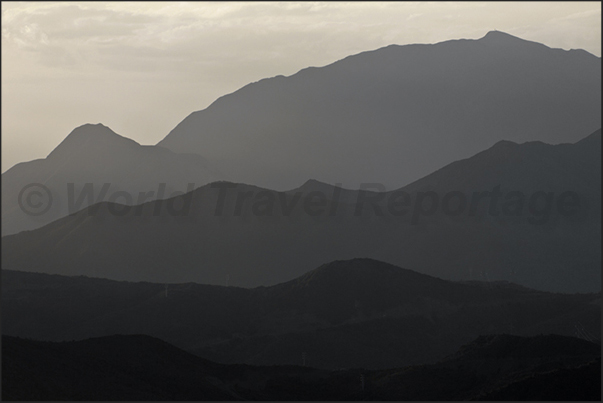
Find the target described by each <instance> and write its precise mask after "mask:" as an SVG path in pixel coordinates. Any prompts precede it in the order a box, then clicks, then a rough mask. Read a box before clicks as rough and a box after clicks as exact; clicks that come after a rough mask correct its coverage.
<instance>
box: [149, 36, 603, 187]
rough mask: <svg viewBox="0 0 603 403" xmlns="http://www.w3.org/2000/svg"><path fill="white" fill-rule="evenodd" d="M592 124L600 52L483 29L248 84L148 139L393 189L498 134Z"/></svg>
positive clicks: (558, 133)
mask: <svg viewBox="0 0 603 403" xmlns="http://www.w3.org/2000/svg"><path fill="white" fill-rule="evenodd" d="M599 127H601V58H599V57H596V56H594V55H592V54H590V53H588V52H586V51H583V50H570V51H565V50H561V49H551V48H549V47H547V46H545V45H543V44H540V43H536V42H531V41H527V40H523V39H521V38H517V37H514V36H512V35H509V34H506V33H504V32H500V31H491V32H488V33H487V34H486V35H485V36H484V37H483V38H481V39H477V40H466V39H460V40H450V41H445V42H441V43H436V44H412V45H404V46H398V45H391V46H387V47H384V48H380V49H377V50H373V51H368V52H363V53H360V54H357V55H352V56H349V57H346V58H345V59H342V60H339V61H337V62H335V63H332V64H329V65H327V66H324V67H309V68H306V69H303V70H301V71H299V72H298V73H296V74H294V75H292V76H289V77H284V76H277V77H272V78H266V79H263V80H260V81H258V82H254V83H251V84H249V85H247V86H245V87H243V88H241V89H239V90H238V91H235V92H234V93H232V94H228V95H225V96H223V97H221V98H219V99H217V100H216V101H215V102H214V103H213V104H211V105H210V106H209V107H208V108H206V109H204V110H201V111H197V112H193V113H191V114H190V115H189V116H188V117H186V118H185V119H184V120H183V121H182V122H181V123H179V124H178V125H177V126H176V127H175V128H174V129H173V130H172V131H171V132H170V133H169V134H168V135H167V136H166V137H165V138H164V139H163V140H162V141H160V142H159V143H158V145H160V146H163V147H166V148H168V149H170V150H172V151H175V152H196V153H199V154H201V155H204V156H206V157H207V159H208V161H209V162H210V163H211V164H212V166H214V167H216V169H219V170H220V171H221V172H223V173H224V174H225V178H227V179H228V180H231V181H234V182H242V183H251V184H254V185H257V186H260V187H265V188H269V189H276V190H287V189H290V188H293V187H295V186H297V185H298V184H300V183H303V182H304V181H305V180H307V179H308V178H314V179H316V180H319V181H321V182H326V183H332V184H336V183H341V184H342V185H344V186H345V187H349V188H358V186H359V184H361V183H371V182H379V183H383V184H385V185H386V187H387V188H388V190H392V189H396V188H399V187H402V186H405V185H407V184H409V183H410V182H412V181H415V180H418V179H420V178H421V177H423V176H425V175H428V174H430V173H431V172H433V171H435V170H436V169H439V168H441V167H442V166H444V165H447V164H449V163H451V162H454V161H457V160H460V159H464V158H467V157H470V156H471V155H473V154H475V153H478V152H480V151H482V150H485V149H487V148H489V147H491V146H492V145H493V144H495V143H496V142H498V141H501V140H509V141H513V142H518V143H523V142H526V141H543V142H546V143H551V144H558V143H573V142H576V141H577V140H579V139H580V138H581V137H582V136H584V134H585V133H591V132H593V131H594V130H596V129H598V128H599Z"/></svg>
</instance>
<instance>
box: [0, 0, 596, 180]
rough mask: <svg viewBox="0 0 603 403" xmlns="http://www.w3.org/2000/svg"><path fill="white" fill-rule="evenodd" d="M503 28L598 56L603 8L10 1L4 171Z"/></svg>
mask: <svg viewBox="0 0 603 403" xmlns="http://www.w3.org/2000/svg"><path fill="white" fill-rule="evenodd" d="M494 29H496V30H499V31H504V32H507V33H509V34H512V35H515V36H519V37H521V38H524V39H528V40H532V41H537V42H541V43H544V44H545V45H547V46H550V47H553V48H562V49H584V50H586V51H588V52H590V53H592V54H594V55H596V56H599V57H600V56H601V3H600V2H552V3H544V2H534V3H531V2H485V3H452V2H435V3H427V2H388V3H375V2H371V3H358V2H355V3H342V2H334V3H323V2H317V3H309V2H304V3H206V2H194V3H187V2H181V3H161V2H149V3H146V2H138V3H121V2H108V3H103V2H90V3H75V2H73V3H60V2H58V3H49V2H44V3H36V2H24V3H17V2H10V3H8V2H2V172H4V171H6V170H7V169H8V168H10V167H11V166H13V165H14V164H16V163H18V162H23V161H29V160H32V159H36V158H44V157H46V156H47V155H48V154H49V153H50V151H52V149H53V148H54V147H56V146H57V145H58V144H59V143H60V142H61V141H62V140H63V139H64V137H65V136H67V134H69V132H70V131H71V130H73V129H74V128H75V127H77V126H80V125H82V124H84V123H103V124H105V125H107V126H109V127H110V128H112V129H113V130H114V131H115V132H117V133H119V134H121V135H123V136H126V137H130V138H132V139H134V140H136V141H138V142H139V143H141V144H155V143H157V142H158V141H159V140H161V139H162V138H163V137H165V136H166V135H167V134H168V133H169V131H170V130H171V129H173V128H174V126H176V125H177V124H178V123H179V122H180V121H181V120H182V119H184V118H185V117H186V116H187V115H188V114H190V113H191V112H193V111H196V110H201V109H204V108H206V107H207V106H209V104H211V103H212V102H213V101H214V100H215V99H216V98H218V97H220V96H222V95H225V94H228V93H231V92H233V91H235V90H237V89H238V88H240V87H242V86H244V85H246V84H248V83H250V82H253V81H258V80H260V79H262V78H266V77H273V76H276V75H279V74H282V75H291V74H294V73H296V72H297V71H299V70H300V69H302V68H305V67H308V66H324V65H327V64H330V63H332V62H334V61H337V60H339V59H342V58H344V57H346V56H348V55H351V54H355V53H359V52H362V51H365V50H372V49H376V48H380V47H383V46H387V45H390V44H399V45H404V44H410V43H436V42H441V41H445V40H449V39H460V38H467V39H478V38H481V37H482V36H484V35H485V34H486V33H487V32H488V31H490V30H494Z"/></svg>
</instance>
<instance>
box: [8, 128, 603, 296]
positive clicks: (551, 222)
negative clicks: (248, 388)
mask: <svg viewBox="0 0 603 403" xmlns="http://www.w3.org/2000/svg"><path fill="white" fill-rule="evenodd" d="M600 149H601V132H600V129H599V130H597V131H596V132H594V133H592V134H591V135H589V136H587V137H586V138H584V139H582V140H580V141H578V142H577V143H575V144H559V145H548V144H544V143H541V142H528V143H524V144H516V143H512V142H508V141H507V142H499V143H497V144H495V145H494V146H493V147H491V148H490V149H488V150H486V151H483V152H481V153H478V154H477V155H475V156H473V157H471V158H468V159H466V160H462V161H457V162H455V163H452V164H449V165H448V166H446V167H444V168H442V169H440V170H438V171H436V172H434V173H433V174H432V175H429V176H427V177H425V178H423V179H421V180H419V181H416V182H413V183H411V184H410V185H408V186H407V187H404V188H402V189H399V190H397V191H394V192H373V193H363V192H361V191H352V190H344V189H340V188H337V187H333V186H330V185H327V184H324V183H320V182H317V181H310V182H307V183H306V184H305V185H304V186H302V187H301V188H299V190H297V189H293V190H290V191H288V192H276V191H272V190H268V189H263V188H258V187H255V186H250V185H244V184H234V183H228V182H216V183H212V184H209V185H205V186H202V187H200V188H197V189H195V190H194V191H192V192H189V193H187V194H186V195H181V196H176V197H175V198H172V199H167V200H165V201H151V202H147V203H144V204H141V205H138V206H136V208H130V209H129V210H128V211H124V207H123V206H120V205H117V204H114V203H109V202H102V203H97V204H95V205H93V206H91V207H88V208H87V209H84V210H81V211H79V212H77V213H74V214H71V215H69V216H67V217H64V218H62V219H59V220H56V221H54V222H52V223H51V224H48V225H46V226H44V227H42V228H39V229H37V230H34V231H29V232H22V233H19V234H16V235H11V236H6V237H4V238H3V239H2V242H3V246H4V253H3V254H2V267H3V268H4V269H10V270H21V271H33V272H43V273H56V274H63V275H87V276H93V277H103V278H109V279H115V280H128V281H152V282H162V283H170V282H198V283H204V284H222V285H236V286H243V287H255V286H259V285H265V286H267V285H273V284H277V283H280V282H284V281H288V280H291V279H293V278H295V277H298V276H300V275H302V274H303V273H306V272H307V271H309V270H311V269H312V268H314V267H317V266H319V265H321V264H323V263H325V262H329V261H333V260H341V259H351V258H355V257H368V258H374V259H378V260H382V261H385V262H388V263H391V264H395V265H399V266H402V267H407V268H410V269H412V270H415V271H418V272H421V273H425V274H429V275H432V276H437V277H440V278H445V279H451V280H472V279H473V280H505V281H512V282H516V283H518V284H522V285H525V286H528V287H531V288H535V289H540V290H547V291H555V292H595V291H599V290H600V278H601V277H600V276H601V270H600V268H601V247H600V240H601V211H600V206H601V173H600V171H601V157H600V154H599V150H600ZM497 186H498V187H499V191H500V192H501V194H502V195H501V196H500V201H499V202H498V205H497V206H496V208H495V211H494V212H492V213H491V212H490V205H489V202H490V203H492V197H485V198H484V200H482V201H481V202H479V200H478V203H477V204H476V208H475V209H474V211H473V213H472V211H471V206H470V204H471V200H472V197H473V193H474V192H478V193H481V192H490V193H492V192H494V191H496V187H497ZM377 188H378V186H377ZM329 189H331V191H328V190H329ZM453 191H454V192H458V193H461V194H463V195H465V197H466V199H467V202H466V206H465V209H464V211H461V212H460V213H459V214H457V213H456V212H455V211H457V208H458V205H457V206H455V205H454V203H452V202H451V203H449V204H450V205H449V206H448V208H451V209H453V210H455V211H448V212H447V211H445V209H444V206H442V207H441V208H438V209H436V210H435V211H433V214H424V213H422V212H430V207H429V200H428V199H429V198H427V199H426V200H427V201H426V202H425V200H423V202H422V203H419V201H418V200H419V196H420V194H421V192H434V193H435V194H436V196H437V198H438V199H440V200H444V198H445V197H446V194H449V193H450V192H453ZM313 192H322V193H321V194H322V198H320V197H318V199H316V198H315V196H317V195H316V194H315V193H314V194H313ZM402 192H406V193H407V195H408V198H409V201H410V202H412V203H411V204H410V205H409V207H407V208H406V210H407V211H406V213H405V214H402V215H400V214H399V213H400V212H403V211H404V210H405V209H404V208H402V209H400V206H397V207H396V203H399V202H400V201H404V197H403V196H404V195H403V194H402ZM512 192H521V194H523V198H524V200H523V202H521V203H519V202H517V200H516V201H515V202H513V200H515V199H516V197H515V196H517V195H515V196H514V197H511V198H509V196H510V195H512ZM538 192H540V196H539V197H540V198H539V199H538V198H537V199H535V200H536V202H537V203H536V202H535V203H532V201H531V200H532V198H533V197H534V195H535V194H536V195H537V196H538ZM566 192H573V195H574V197H576V198H577V199H573V198H572V197H570V198H569V199H567V200H565V199H562V200H561V202H560V197H561V196H562V195H563V194H564V193H566ZM338 193H339V196H338V195H337V194H338ZM361 195H362V199H360V197H361ZM547 195H549V196H550V197H549V196H547ZM551 195H552V196H551ZM432 196H433V195H432ZM457 196H459V195H458V194H457ZM338 198H340V200H337V199H338ZM547 200H548V201H547ZM361 201H364V202H363V203H361ZM567 201H569V202H570V205H569V206H570V207H571V208H570V210H571V211H570V210H568V211H565V210H563V211H562V210H560V207H559V206H560V205H563V204H564V203H565V202H567ZM315 202H318V204H316V205H315V204H312V203H315ZM346 202H347V203H346ZM351 203H353V204H351ZM413 203H414V205H413ZM505 203H511V205H513V206H515V207H513V208H510V207H509V206H507V207H505ZM560 203H561V204H560ZM575 203H577V204H575ZM441 204H442V205H443V204H444V203H443V202H442V203H441ZM417 206H418V207H417ZM517 206H519V207H521V209H520V210H516V207H517ZM402 207H404V206H402ZM509 209H510V210H511V211H507V210H509ZM316 212H318V214H315V213H316ZM566 213H567V214H566Z"/></svg>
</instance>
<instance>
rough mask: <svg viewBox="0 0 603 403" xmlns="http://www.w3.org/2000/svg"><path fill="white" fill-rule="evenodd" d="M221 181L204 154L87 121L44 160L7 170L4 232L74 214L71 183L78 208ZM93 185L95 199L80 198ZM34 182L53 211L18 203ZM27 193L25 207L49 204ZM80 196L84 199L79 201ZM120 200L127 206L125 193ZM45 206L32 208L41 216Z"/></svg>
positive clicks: (4, 182) (185, 189)
mask: <svg viewBox="0 0 603 403" xmlns="http://www.w3.org/2000/svg"><path fill="white" fill-rule="evenodd" d="M216 179H219V175H218V174H217V173H215V172H214V171H213V170H212V169H211V168H210V167H209V165H208V164H207V162H206V161H205V160H204V159H203V158H202V157H201V156H199V155H196V154H189V153H187V154H176V153H173V152H171V151H170V150H168V149H165V148H163V147H157V146H141V145H140V144H138V143H136V142H135V141H133V140H130V139H128V138H125V137H122V136H120V135H118V134H116V133H115V132H113V131H112V130H111V129H109V128H108V127H106V126H103V125H101V124H97V125H91V124H86V125H83V126H80V127H78V128H76V129H74V130H73V131H72V132H71V133H70V134H69V135H68V136H67V138H65V140H63V142H61V144H59V145H58V146H57V148H55V149H54V150H53V151H52V152H51V153H50V154H49V155H48V157H46V158H45V159H39V160H35V161H30V162H24V163H21V164H17V165H15V166H14V167H12V168H11V169H9V170H8V171H6V172H5V173H4V174H2V235H8V234H13V233H17V232H20V231H23V230H31V229H35V228H38V227H41V226H43V225H45V224H47V223H49V222H51V221H54V220H56V219H57V218H60V217H63V216H66V215H67V214H68V213H73V212H75V211H71V210H70V208H69V204H70V203H69V202H70V201H69V190H68V184H70V183H72V184H74V196H75V197H74V198H73V199H72V203H73V204H74V205H75V206H77V207H78V208H77V209H76V211H77V210H79V209H81V208H85V207H87V206H88V205H89V204H93V203H95V202H98V201H103V200H109V199H110V198H111V196H112V195H116V192H120V191H125V192H127V193H128V194H129V195H130V196H131V199H132V200H131V203H132V204H140V202H143V201H148V200H154V199H157V198H160V199H161V198H167V197H169V196H170V195H171V194H172V193H173V192H174V191H181V192H186V191H187V186H188V184H189V183H194V184H195V185H194V187H199V186H202V185H205V184H206V183H208V182H211V181H214V180H216ZM88 183H90V184H92V185H93V188H92V190H93V191H92V203H88V200H87V198H85V197H83V198H81V195H82V194H85V193H86V191H85V189H86V188H85V186H86V184H88ZM105 183H109V184H110V185H111V186H110V187H109V188H108V189H107V191H106V195H105V196H104V197H100V198H99V196H100V195H101V194H102V188H103V185H104V184H105ZM162 183H164V184H165V185H164V186H165V191H164V195H163V196H161V197H158V196H157V195H158V193H159V191H160V184H162ZM30 184H42V185H44V186H46V188H48V189H49V190H50V192H51V194H52V203H51V206H50V209H49V210H48V211H46V212H44V213H43V214H41V215H28V214H26V213H25V212H24V211H23V209H22V208H21V207H20V205H19V202H20V200H19V198H20V193H21V191H22V189H24V188H25V187H27V186H28V185H30ZM31 190H32V191H35V190H40V189H38V188H37V187H36V188H33V189H31ZM189 190H190V189H189ZM150 191H153V192H154V194H153V195H149V196H148V197H147V198H142V199H140V202H138V203H137V201H138V200H139V193H140V192H150ZM27 195H28V193H23V194H22V195H21V202H22V203H25V208H26V209H27V207H28V206H29V205H30V204H31V205H33V206H34V207H35V205H36V204H38V203H46V199H44V198H42V199H41V200H40V199H37V198H34V199H32V200H31V202H30V204H28V203H29V202H28V199H27ZM80 198H81V199H82V202H81V203H78V200H80ZM115 201H118V202H121V203H126V204H127V200H126V198H125V197H123V196H122V197H119V198H116V199H115ZM43 208H44V206H41V207H40V208H37V209H36V208H33V209H31V210H27V211H30V212H32V213H34V214H37V213H39V212H40V211H42V210H43Z"/></svg>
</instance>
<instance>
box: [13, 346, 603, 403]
mask: <svg viewBox="0 0 603 403" xmlns="http://www.w3.org/2000/svg"><path fill="white" fill-rule="evenodd" d="M484 340H486V342H487V341H493V342H491V344H493V345H494V346H492V347H493V348H491V349H488V348H483V347H482V348H481V349H480V351H481V352H482V353H483V355H484V356H487V357H488V358H487V360H486V361H484V360H481V361H480V358H479V357H475V356H469V357H465V356H462V355H461V356H458V357H456V358H455V359H454V360H445V361H443V362H440V363H438V364H434V365H426V366H421V367H409V368H398V369H388V370H382V371H367V370H362V369H354V370H340V371H325V370H318V369H314V368H309V367H299V366H298V367H294V366H272V367H259V366H248V365H220V364H216V363H213V362H210V361H207V360H204V359H201V358H199V357H196V356H194V355H191V354H189V353H186V352H184V351H182V350H179V349H177V348H175V347H173V346H171V345H169V344H167V343H165V342H162V341H161V340H158V339H154V338H151V337H148V336H142V335H132V336H107V337H102V338H94V339H88V340H83V341H71V342H63V343H50V342H40V341H33V340H26V339H20V338H14V337H8V336H3V337H2V357H3V360H2V397H3V400H13V401H14V400H29V401H32V400H34V401H39V400H87V401H90V400H120V401H127V400H148V401H156V400H176V401H177V400H195V401H201V400H264V401H287V400H304V401H308V400H322V401H333V400H398V401H403V400H435V401H442V400H491V399H489V398H497V397H503V400H520V401H521V400H532V399H533V400H542V398H544V399H545V400H560V399H563V400H566V401H572V400H581V401H582V400H594V401H598V400H600V396H601V368H600V362H601V361H600V356H601V349H600V346H597V345H596V344H594V343H589V342H586V341H583V340H578V339H575V338H571V337H559V336H552V335H551V336H539V337H534V338H520V337H511V336H507V335H502V336H488V337H481V338H479V339H478V340H476V341H475V342H474V343H473V344H479V345H480V347H481V344H483V343H484ZM526 344H527V345H530V346H531V347H536V348H537V349H538V350H539V351H543V352H544V353H545V354H543V355H542V356H540V357H538V359H534V357H533V354H530V352H529V351H527V353H528V354H527V355H525V353H526V351H522V350H521V349H518V348H517V346H518V345H519V346H521V345H526ZM550 345H555V349H550V348H548V349H547V347H548V346H550ZM469 347H471V345H470V346H469ZM490 350H494V351H495V352H496V354H495V355H493V354H492V351H490ZM501 350H502V351H501ZM482 361H483V362H485V364H484V363H482ZM361 376H363V380H361Z"/></svg>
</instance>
